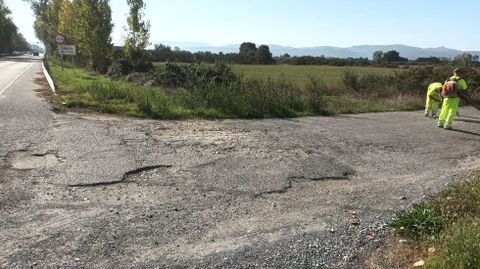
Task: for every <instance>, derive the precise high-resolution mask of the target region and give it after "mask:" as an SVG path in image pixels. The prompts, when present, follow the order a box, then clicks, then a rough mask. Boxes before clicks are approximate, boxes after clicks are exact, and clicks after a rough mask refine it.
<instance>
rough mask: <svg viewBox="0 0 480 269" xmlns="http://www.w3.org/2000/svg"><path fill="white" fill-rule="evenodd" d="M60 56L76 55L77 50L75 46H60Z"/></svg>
mask: <svg viewBox="0 0 480 269" xmlns="http://www.w3.org/2000/svg"><path fill="white" fill-rule="evenodd" d="M58 54H60V55H76V54H77V50H76V48H75V46H71V45H59V46H58Z"/></svg>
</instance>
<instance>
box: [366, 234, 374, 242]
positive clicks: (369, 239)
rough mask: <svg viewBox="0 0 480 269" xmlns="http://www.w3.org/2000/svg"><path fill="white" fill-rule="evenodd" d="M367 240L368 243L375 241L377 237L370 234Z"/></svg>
mask: <svg viewBox="0 0 480 269" xmlns="http://www.w3.org/2000/svg"><path fill="white" fill-rule="evenodd" d="M367 240H368V241H372V240H375V236H373V235H371V234H369V235H367Z"/></svg>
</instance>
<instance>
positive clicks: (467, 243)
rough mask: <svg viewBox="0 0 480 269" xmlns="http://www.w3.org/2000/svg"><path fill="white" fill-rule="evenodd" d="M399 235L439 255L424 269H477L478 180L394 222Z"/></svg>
mask: <svg viewBox="0 0 480 269" xmlns="http://www.w3.org/2000/svg"><path fill="white" fill-rule="evenodd" d="M392 225H393V227H395V229H396V231H397V233H398V234H400V235H402V236H406V237H409V238H413V239H415V240H417V242H419V243H418V244H419V245H428V246H432V245H433V246H435V247H436V249H438V252H437V253H435V255H433V256H432V257H430V258H428V259H427V260H426V268H432V269H449V268H480V178H479V177H477V178H476V179H475V180H472V181H467V182H463V183H461V184H459V185H458V186H454V187H450V188H448V189H447V190H445V191H443V192H442V193H440V194H439V195H438V196H437V197H435V198H433V199H431V200H430V201H427V202H423V203H421V204H418V205H415V206H413V207H412V208H411V209H410V210H408V211H406V212H403V213H401V214H399V215H398V216H397V217H396V218H395V219H394V221H393V224H392Z"/></svg>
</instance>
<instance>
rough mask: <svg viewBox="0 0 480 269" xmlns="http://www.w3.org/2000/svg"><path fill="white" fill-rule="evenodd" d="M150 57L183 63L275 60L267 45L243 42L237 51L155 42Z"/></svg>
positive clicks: (259, 62) (264, 61)
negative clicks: (183, 47) (199, 49)
mask: <svg viewBox="0 0 480 269" xmlns="http://www.w3.org/2000/svg"><path fill="white" fill-rule="evenodd" d="M149 54H150V59H151V60H152V61H154V62H183V63H195V62H203V63H226V64H275V63H276V61H275V59H274V58H273V56H272V53H271V52H270V48H269V47H268V46H267V45H260V46H259V47H258V48H257V45H256V44H255V43H252V42H244V43H242V44H241V45H240V47H239V52H238V53H222V52H220V53H212V52H210V51H205V52H195V53H192V52H190V51H185V50H181V49H180V48H178V47H176V48H173V49H172V48H171V47H170V46H166V45H163V44H155V45H154V49H153V50H150V51H149Z"/></svg>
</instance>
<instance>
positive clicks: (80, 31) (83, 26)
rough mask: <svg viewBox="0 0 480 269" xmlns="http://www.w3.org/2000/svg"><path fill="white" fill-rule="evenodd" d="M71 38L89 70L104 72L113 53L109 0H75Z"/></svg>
mask: <svg viewBox="0 0 480 269" xmlns="http://www.w3.org/2000/svg"><path fill="white" fill-rule="evenodd" d="M73 5H74V12H75V18H76V19H75V23H74V24H75V29H74V30H73V38H74V40H75V45H77V47H78V51H79V53H80V54H81V55H82V56H83V57H84V58H85V59H86V60H87V62H88V66H89V68H90V69H91V70H94V71H98V72H101V73H105V72H106V71H107V68H108V66H109V65H110V62H111V59H112V55H113V44H112V39H111V37H110V36H111V33H112V28H113V25H112V11H111V8H110V5H109V0H75V1H73Z"/></svg>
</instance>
